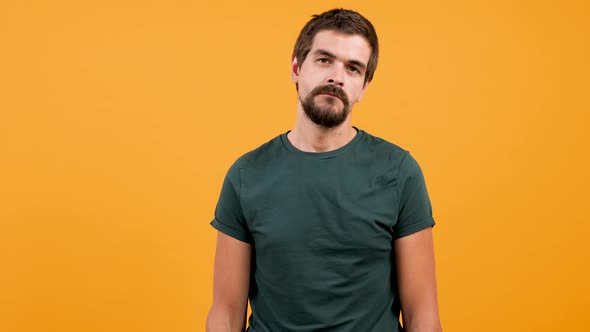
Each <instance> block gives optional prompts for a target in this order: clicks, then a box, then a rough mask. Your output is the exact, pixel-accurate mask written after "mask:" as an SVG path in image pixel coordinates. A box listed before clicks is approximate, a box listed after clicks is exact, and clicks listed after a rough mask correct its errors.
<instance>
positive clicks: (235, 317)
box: [207, 307, 246, 332]
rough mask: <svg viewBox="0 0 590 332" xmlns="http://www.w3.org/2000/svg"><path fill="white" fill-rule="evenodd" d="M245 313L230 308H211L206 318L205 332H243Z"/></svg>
mask: <svg viewBox="0 0 590 332" xmlns="http://www.w3.org/2000/svg"><path fill="white" fill-rule="evenodd" d="M245 328H246V313H245V312H243V311H242V310H232V309H231V308H216V307H213V308H211V310H210V311H209V315H208V316H207V332H243V331H244V329H245Z"/></svg>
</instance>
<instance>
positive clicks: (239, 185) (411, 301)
mask: <svg viewBox="0 0 590 332" xmlns="http://www.w3.org/2000/svg"><path fill="white" fill-rule="evenodd" d="M378 52H379V47H378V42H377V35H376V33H375V30H374V29H373V26H372V25H371V23H370V22H369V21H368V20H367V19H365V18H364V17H362V16H361V15H360V14H358V13H356V12H354V11H350V10H343V9H334V10H330V11H328V12H325V13H323V14H321V15H317V16H314V18H313V19H312V20H311V21H309V22H308V23H307V25H306V26H305V27H304V28H303V30H302V31H301V34H300V35H299V38H298V39H297V42H296V45H295V50H294V54H293V61H292V64H291V76H292V80H293V82H294V83H295V85H296V87H297V91H298V96H299V100H298V103H297V119H296V123H295V127H294V128H293V130H291V131H288V132H287V133H285V134H282V135H279V136H278V137H276V138H274V139H272V140H271V141H269V142H268V143H266V144H264V145H262V146H260V147H259V148H258V149H256V150H254V151H251V152H249V153H247V154H245V155H244V156H242V157H241V158H239V159H238V160H237V161H236V162H235V163H234V164H233V165H232V167H231V168H230V169H229V171H228V173H227V176H226V178H225V181H224V184H223V188H222V191H221V195H220V198H219V201H218V204H217V207H216V209H215V219H214V220H213V221H212V222H211V224H212V226H213V227H215V228H216V229H217V230H218V231H219V232H218V238H217V250H216V256H215V267H214V269H215V271H214V289H213V305H212V307H211V310H210V312H209V315H208V318H207V331H210V332H218V331H244V329H245V326H246V323H245V322H246V312H247V303H248V299H250V304H251V308H252V315H251V316H250V318H249V327H248V330H247V331H250V332H269V331H270V332H283V331H350V332H367V331H376V332H381V331H402V330H403V328H402V326H401V324H400V320H399V314H400V310H401V312H402V315H403V325H404V328H405V331H440V330H441V327H440V323H439V317H438V307H437V296H436V281H435V268H434V250H433V244H432V242H433V241H432V226H433V225H434V220H433V218H432V213H431V207H430V201H429V198H428V194H427V191H426V186H425V184H424V179H423V176H422V172H421V170H420V168H419V166H418V164H417V163H416V161H415V160H414V159H413V158H412V157H411V156H410V154H409V153H408V152H407V151H405V150H403V149H401V148H399V147H397V146H396V145H393V144H391V143H388V142H386V141H384V140H383V139H380V138H378V137H375V136H372V135H370V134H368V133H367V132H365V131H363V130H360V129H358V128H356V127H353V126H352V125H351V109H352V106H353V105H354V104H355V103H357V102H358V101H360V100H361V98H362V96H363V94H364V92H365V91H366V89H367V87H368V85H369V83H370V81H371V79H372V77H373V73H374V71H375V68H376V66H377V59H378Z"/></svg>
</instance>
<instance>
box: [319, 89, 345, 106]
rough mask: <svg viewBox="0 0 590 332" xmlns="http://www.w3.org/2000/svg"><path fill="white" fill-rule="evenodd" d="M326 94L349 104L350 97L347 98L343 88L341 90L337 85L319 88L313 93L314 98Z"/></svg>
mask: <svg viewBox="0 0 590 332" xmlns="http://www.w3.org/2000/svg"><path fill="white" fill-rule="evenodd" d="M324 93H328V94H331V95H334V96H336V97H338V98H340V100H342V101H343V102H344V103H346V104H348V97H347V96H346V93H345V92H344V90H342V89H341V88H339V87H337V86H335V85H322V86H318V87H317V88H315V89H313V90H312V91H311V95H312V96H317V95H319V94H324Z"/></svg>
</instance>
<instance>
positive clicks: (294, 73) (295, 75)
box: [291, 55, 299, 83]
mask: <svg viewBox="0 0 590 332" xmlns="http://www.w3.org/2000/svg"><path fill="white" fill-rule="evenodd" d="M291 81H292V82H293V83H297V81H299V63H298V62H297V58H296V57H295V55H293V56H292V57H291Z"/></svg>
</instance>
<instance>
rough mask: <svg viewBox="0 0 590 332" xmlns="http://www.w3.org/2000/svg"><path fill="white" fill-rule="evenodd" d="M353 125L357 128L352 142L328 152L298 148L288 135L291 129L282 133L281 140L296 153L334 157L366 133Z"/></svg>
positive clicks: (324, 157)
mask: <svg viewBox="0 0 590 332" xmlns="http://www.w3.org/2000/svg"><path fill="white" fill-rule="evenodd" d="M352 127H353V128H354V129H355V130H356V135H355V136H354V137H353V138H352V139H351V140H350V142H348V143H346V144H345V145H343V146H341V147H339V148H338V149H334V150H330V151H326V152H307V151H302V150H299V149H297V148H296V147H295V146H294V145H293V144H291V142H290V141H289V138H288V137H287V134H289V133H290V132H291V130H289V131H287V132H285V133H283V134H281V141H282V142H283V145H284V146H285V148H286V149H287V150H289V151H290V152H292V153H296V154H298V155H302V156H307V157H312V158H320V159H326V158H334V157H336V156H338V155H340V154H342V153H344V152H346V151H348V150H350V149H351V148H352V147H353V146H354V145H355V144H356V143H357V142H358V141H359V140H360V139H361V137H362V136H363V135H364V131H363V130H361V129H358V128H357V127H355V126H352Z"/></svg>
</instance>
